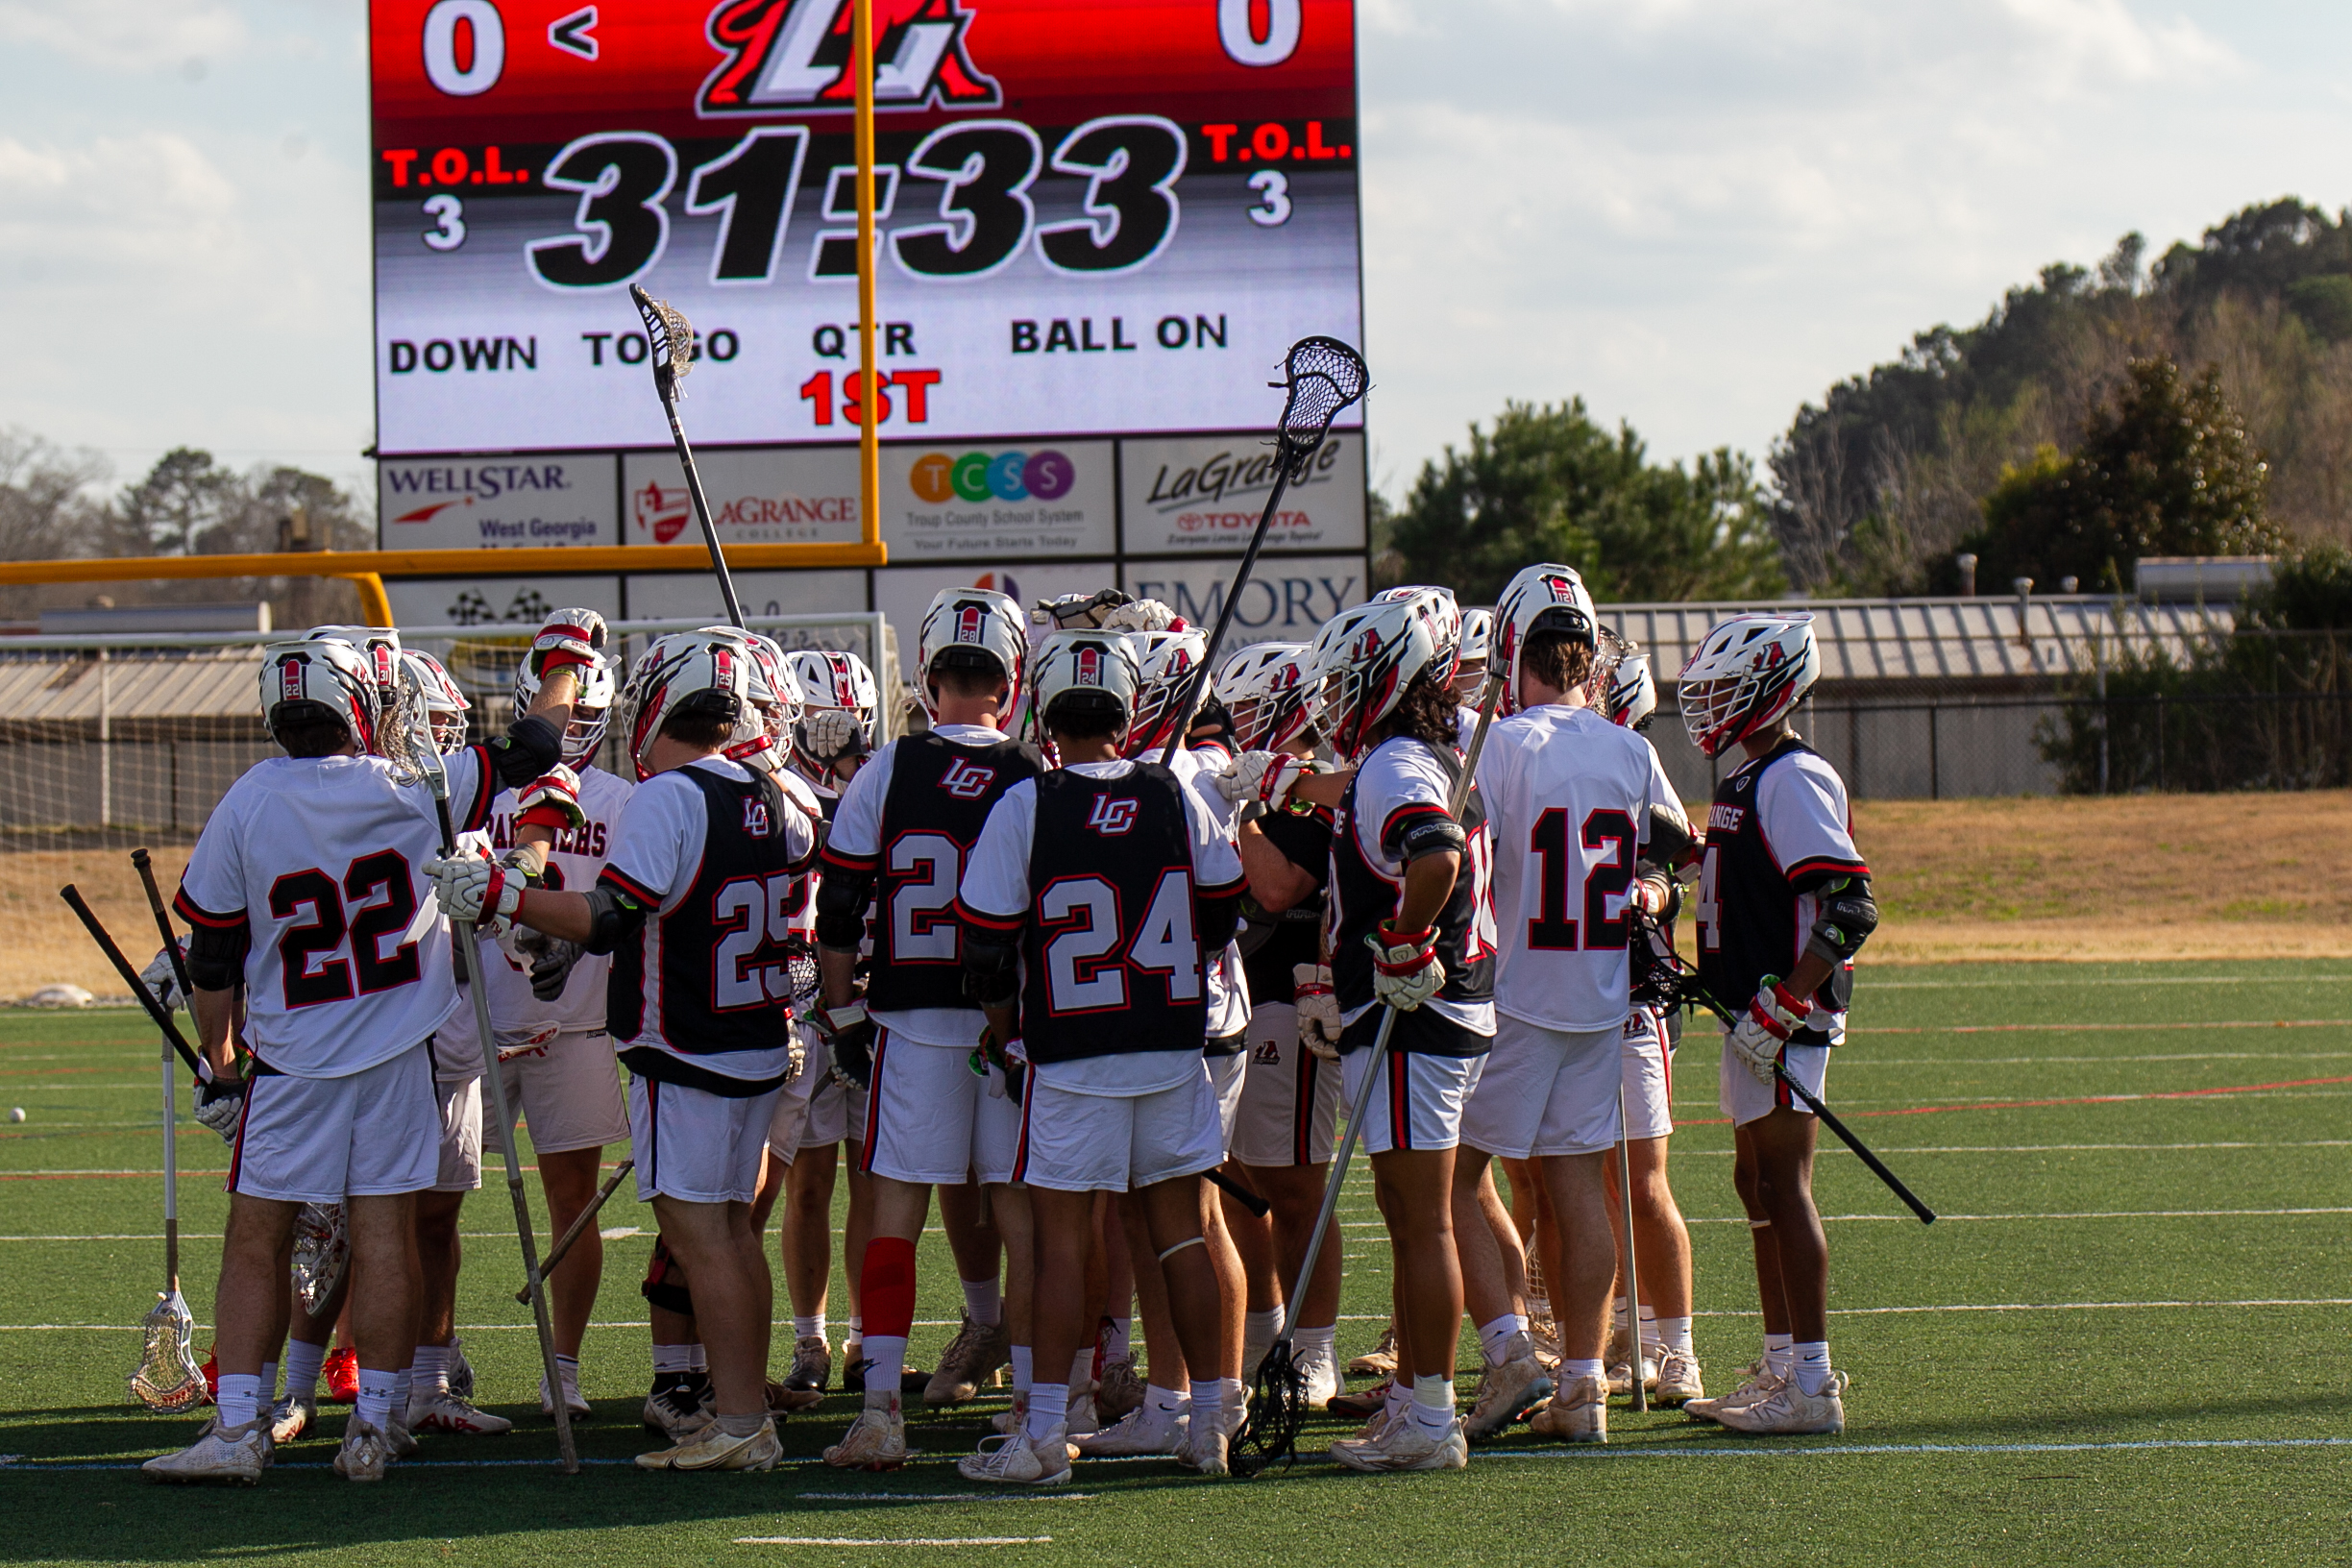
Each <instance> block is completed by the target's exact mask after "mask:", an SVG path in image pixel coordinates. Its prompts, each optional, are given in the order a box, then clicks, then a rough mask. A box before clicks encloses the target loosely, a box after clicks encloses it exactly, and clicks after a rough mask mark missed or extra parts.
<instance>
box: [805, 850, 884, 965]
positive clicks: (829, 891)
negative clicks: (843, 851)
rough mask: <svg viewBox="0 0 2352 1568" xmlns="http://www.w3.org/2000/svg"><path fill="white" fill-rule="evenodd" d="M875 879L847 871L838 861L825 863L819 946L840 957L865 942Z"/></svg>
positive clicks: (819, 888)
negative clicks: (868, 910)
mask: <svg viewBox="0 0 2352 1568" xmlns="http://www.w3.org/2000/svg"><path fill="white" fill-rule="evenodd" d="M874 880H875V878H874V875H873V873H872V872H870V871H866V872H859V871H852V870H845V869H844V868H843V866H842V864H841V863H840V862H839V861H834V860H828V861H826V862H825V868H824V876H823V877H822V878H821V880H820V881H819V882H818V884H817V944H818V945H819V946H821V947H827V948H830V949H831V950H832V951H834V952H837V953H854V952H856V951H857V950H858V947H859V945H860V944H861V943H864V942H865V940H866V910H867V907H868V906H869V905H870V904H871V903H872V902H873V886H874Z"/></svg>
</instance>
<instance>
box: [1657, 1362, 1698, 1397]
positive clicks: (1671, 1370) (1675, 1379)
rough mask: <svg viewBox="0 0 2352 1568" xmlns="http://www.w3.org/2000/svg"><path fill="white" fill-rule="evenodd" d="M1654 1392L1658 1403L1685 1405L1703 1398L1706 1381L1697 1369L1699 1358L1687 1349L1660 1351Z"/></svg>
mask: <svg viewBox="0 0 2352 1568" xmlns="http://www.w3.org/2000/svg"><path fill="white" fill-rule="evenodd" d="M1655 1393H1656V1398H1657V1402H1658V1403H1659V1404H1660V1405H1682V1406H1687V1405H1689V1403H1690V1402H1691V1401H1692V1400H1694V1399H1701V1398H1703V1397H1704V1396H1705V1394H1706V1383H1705V1381H1704V1374H1703V1373H1702V1372H1701V1371H1700V1370H1699V1358H1698V1357H1697V1356H1695V1355H1693V1354H1692V1353H1691V1352H1689V1351H1687V1350H1663V1351H1660V1352H1659V1353H1658V1375H1657V1388H1656V1390H1655Z"/></svg>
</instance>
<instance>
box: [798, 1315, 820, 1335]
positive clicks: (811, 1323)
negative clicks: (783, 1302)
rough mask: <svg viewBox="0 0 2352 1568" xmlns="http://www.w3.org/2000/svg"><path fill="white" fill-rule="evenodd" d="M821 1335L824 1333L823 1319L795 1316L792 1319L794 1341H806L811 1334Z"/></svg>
mask: <svg viewBox="0 0 2352 1568" xmlns="http://www.w3.org/2000/svg"><path fill="white" fill-rule="evenodd" d="M822 1333H824V1319H823V1318H821V1317H799V1316H795V1317H794V1318H793V1337H794V1338H795V1339H806V1338H807V1337H808V1336H809V1335H813V1334H822Z"/></svg>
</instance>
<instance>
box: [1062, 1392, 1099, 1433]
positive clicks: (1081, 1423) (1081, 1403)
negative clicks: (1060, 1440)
mask: <svg viewBox="0 0 2352 1568" xmlns="http://www.w3.org/2000/svg"><path fill="white" fill-rule="evenodd" d="M1093 1386H1094V1385H1093V1384H1087V1387H1088V1389H1089V1390H1090V1391H1089V1392H1088V1393H1086V1394H1084V1395H1081V1396H1078V1397H1075V1398H1072V1399H1071V1400H1070V1402H1069V1415H1068V1417H1067V1418H1066V1419H1065V1420H1064V1421H1063V1423H1062V1430H1063V1431H1064V1432H1066V1433H1068V1434H1069V1435H1070V1436H1071V1437H1073V1438H1076V1437H1091V1436H1092V1435H1094V1433H1098V1432H1100V1431H1102V1417H1101V1416H1099V1415H1097V1414H1095V1413H1094V1395H1093V1393H1092V1392H1091V1390H1092V1388H1093Z"/></svg>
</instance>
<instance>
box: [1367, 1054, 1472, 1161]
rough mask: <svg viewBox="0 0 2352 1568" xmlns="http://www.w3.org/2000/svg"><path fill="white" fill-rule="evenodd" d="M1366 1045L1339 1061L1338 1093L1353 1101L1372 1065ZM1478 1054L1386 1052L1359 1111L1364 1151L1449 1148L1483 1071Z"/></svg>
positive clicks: (1459, 1137)
mask: <svg viewBox="0 0 2352 1568" xmlns="http://www.w3.org/2000/svg"><path fill="white" fill-rule="evenodd" d="M1374 1055H1375V1053H1374V1052H1373V1051H1372V1050H1371V1048H1370V1047H1368V1046H1365V1047H1360V1048H1358V1049H1356V1050H1352V1051H1350V1052H1348V1053H1347V1054H1346V1055H1345V1056H1342V1057H1341V1058H1340V1059H1339V1076H1340V1090H1339V1091H1340V1093H1341V1094H1342V1095H1344V1096H1345V1097H1346V1099H1347V1103H1348V1104H1350V1105H1354V1104H1355V1103H1356V1096H1357V1095H1358V1094H1360V1093H1361V1092H1362V1091H1363V1081H1364V1074H1365V1073H1367V1072H1370V1071H1371V1070H1372V1069H1373V1061H1372V1059H1373V1056H1374ZM1485 1066H1486V1058H1485V1057H1483V1056H1425V1055H1422V1054H1421V1053H1419V1052H1417V1051H1389V1052H1386V1053H1385V1054H1384V1056H1383V1059H1382V1061H1381V1063H1380V1080H1381V1081H1380V1082H1379V1083H1377V1084H1375V1085H1374V1086H1373V1088H1372V1101H1371V1104H1370V1106H1369V1107H1368V1108H1367V1109H1366V1110H1365V1112H1364V1127H1363V1146H1364V1153H1366V1154H1386V1153H1388V1152H1389V1151H1391V1150H1393V1149H1407V1150H1411V1149H1451V1148H1455V1147H1458V1145H1459V1144H1460V1143H1461V1140H1462V1111H1463V1107H1464V1106H1465V1105H1466V1104H1467V1103H1468V1101H1469V1099H1470V1096H1471V1092H1472V1091H1473V1090H1476V1089H1477V1088H1478V1085H1479V1077H1480V1074H1481V1073H1482V1071H1483V1070H1484V1068H1485Z"/></svg>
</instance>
